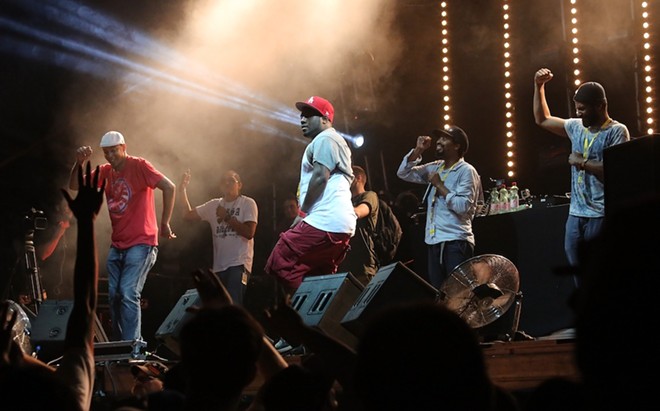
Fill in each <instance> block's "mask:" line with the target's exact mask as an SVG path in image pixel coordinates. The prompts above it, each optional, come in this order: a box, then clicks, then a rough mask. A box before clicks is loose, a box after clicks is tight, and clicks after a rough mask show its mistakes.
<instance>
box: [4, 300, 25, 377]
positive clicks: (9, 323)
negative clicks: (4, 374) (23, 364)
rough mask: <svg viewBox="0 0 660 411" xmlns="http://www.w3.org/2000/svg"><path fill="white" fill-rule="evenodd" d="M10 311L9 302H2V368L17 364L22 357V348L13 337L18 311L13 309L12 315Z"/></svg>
mask: <svg viewBox="0 0 660 411" xmlns="http://www.w3.org/2000/svg"><path fill="white" fill-rule="evenodd" d="M9 311H10V310H9V302H8V301H3V302H2V304H0V369H2V368H4V367H9V366H12V365H17V362H19V361H20V360H21V358H22V352H21V349H20V348H19V347H18V345H17V344H16V343H15V342H14V339H13V337H12V334H13V332H12V330H13V328H14V324H16V318H17V317H18V313H17V312H16V311H12V313H11V316H10V315H9ZM8 317H9V318H8Z"/></svg>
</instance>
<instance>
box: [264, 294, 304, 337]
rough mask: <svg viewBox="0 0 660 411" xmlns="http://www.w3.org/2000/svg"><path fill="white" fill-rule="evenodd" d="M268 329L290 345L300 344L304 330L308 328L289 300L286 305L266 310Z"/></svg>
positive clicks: (282, 304)
mask: <svg viewBox="0 0 660 411" xmlns="http://www.w3.org/2000/svg"><path fill="white" fill-rule="evenodd" d="M264 314H265V317H266V319H265V322H266V323H267V325H268V326H267V328H268V329H269V330H273V331H274V332H275V333H276V334H278V335H281V336H283V337H284V339H285V340H287V341H288V342H289V343H298V342H299V339H300V335H301V333H302V331H303V329H304V328H305V327H306V326H305V324H304V323H303V320H302V317H301V316H300V314H298V311H296V310H294V309H293V307H292V306H291V302H290V301H289V299H288V298H287V299H286V300H285V301H284V303H281V304H277V305H274V306H273V307H271V308H268V309H266V310H265V313H264Z"/></svg>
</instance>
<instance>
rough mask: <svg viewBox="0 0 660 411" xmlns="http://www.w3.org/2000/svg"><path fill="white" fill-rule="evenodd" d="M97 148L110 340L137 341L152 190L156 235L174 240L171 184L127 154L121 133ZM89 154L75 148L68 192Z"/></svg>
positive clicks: (154, 246) (150, 256)
mask: <svg viewBox="0 0 660 411" xmlns="http://www.w3.org/2000/svg"><path fill="white" fill-rule="evenodd" d="M100 146H101V148H102V149H103V155H104V156H105V159H106V160H107V161H108V162H107V163H106V164H102V165H101V166H100V168H99V182H101V181H103V180H106V181H107V182H106V187H105V196H106V200H107V205H108V211H109V214H110V221H111V223H112V244H111V247H110V252H109V253H108V260H107V262H106V268H107V270H108V302H109V304H110V318H111V320H112V330H113V338H114V339H116V340H124V341H126V340H139V339H142V335H141V322H142V321H141V317H142V315H141V314H142V313H141V309H140V296H141V293H142V288H143V287H144V283H145V281H146V279H147V274H148V273H149V270H151V268H152V267H153V265H154V264H155V262H156V256H157V255H158V233H159V229H158V222H157V219H156V208H155V202H154V189H155V188H158V189H159V190H161V191H162V192H163V212H162V215H161V223H160V235H161V237H163V238H167V239H171V238H175V237H176V236H175V235H174V233H173V232H172V229H171V227H170V218H171V217H172V210H173V207H174V196H175V192H176V186H175V185H174V183H173V182H172V181H171V180H170V179H169V178H167V177H166V176H165V175H164V174H163V173H161V172H160V171H158V170H156V169H155V168H154V166H153V165H151V163H150V162H149V161H147V160H145V159H144V158H141V157H134V156H130V155H128V153H127V152H126V142H125V141H124V136H123V135H122V134H121V133H119V132H117V131H109V132H107V133H105V134H104V135H103V137H102V138H101V144H100ZM91 155H92V148H91V147H90V146H82V147H79V148H78V149H77V150H76V163H75V164H74V166H73V168H72V170H71V175H70V179H69V188H70V189H72V190H77V189H78V179H77V175H76V173H75V171H76V170H77V167H78V166H79V165H83V164H84V163H85V161H88V160H89V158H90V156H91Z"/></svg>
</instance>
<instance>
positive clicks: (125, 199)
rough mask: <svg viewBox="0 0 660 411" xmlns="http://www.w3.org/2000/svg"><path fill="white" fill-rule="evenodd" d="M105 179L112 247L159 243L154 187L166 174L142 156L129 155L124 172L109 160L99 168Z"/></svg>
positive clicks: (122, 247) (154, 244)
mask: <svg viewBox="0 0 660 411" xmlns="http://www.w3.org/2000/svg"><path fill="white" fill-rule="evenodd" d="M99 173H100V175H99V177H100V178H99V181H102V179H104V178H105V179H106V180H107V182H106V185H105V197H106V200H107V202H108V211H109V213H110V221H111V223H112V246H113V247H116V248H119V249H126V248H129V247H132V246H134V245H138V244H146V245H151V246H157V245H158V221H157V219H156V206H155V203H154V188H155V187H156V184H158V182H159V181H160V180H162V179H163V177H164V175H163V174H162V173H161V172H160V171H158V170H156V169H155V168H154V166H153V165H151V163H150V162H149V161H147V160H145V159H143V158H140V157H133V156H128V157H127V158H126V162H125V163H124V167H123V168H122V170H121V171H117V170H113V169H112V166H110V164H109V163H106V164H103V165H101V166H100V168H99Z"/></svg>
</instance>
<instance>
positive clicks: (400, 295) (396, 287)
mask: <svg viewBox="0 0 660 411" xmlns="http://www.w3.org/2000/svg"><path fill="white" fill-rule="evenodd" d="M437 300H438V290H437V289H436V288H435V287H433V286H432V285H431V284H429V283H428V282H426V280H424V279H423V278H421V277H420V276H419V275H417V274H415V273H414V272H413V271H412V270H411V269H410V268H408V267H406V266H405V265H403V264H401V263H400V262H396V263H392V264H389V265H386V266H384V267H381V268H380V269H379V270H378V272H377V273H376V275H375V276H374V278H372V279H371V281H369V284H367V286H366V287H365V289H364V290H363V291H362V293H361V294H360V295H359V297H358V298H357V300H356V301H355V303H354V304H353V305H352V306H351V308H350V309H349V310H348V312H347V313H346V315H345V316H344V318H343V319H342V320H341V325H342V326H344V327H345V328H346V329H348V330H349V331H351V332H352V333H353V334H355V335H356V336H357V337H358V338H359V337H361V336H362V333H363V332H364V327H365V325H366V321H368V320H369V318H370V317H372V316H373V315H374V314H375V313H376V312H378V311H379V310H381V309H383V308H386V307H388V306H392V305H395V304H401V303H407V302H413V301H437Z"/></svg>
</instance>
